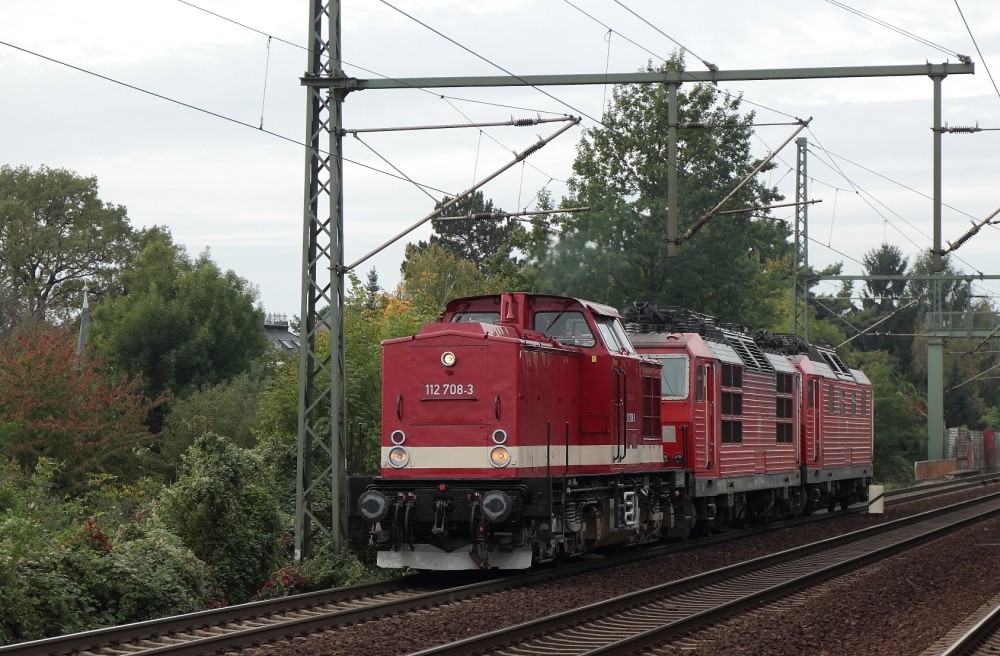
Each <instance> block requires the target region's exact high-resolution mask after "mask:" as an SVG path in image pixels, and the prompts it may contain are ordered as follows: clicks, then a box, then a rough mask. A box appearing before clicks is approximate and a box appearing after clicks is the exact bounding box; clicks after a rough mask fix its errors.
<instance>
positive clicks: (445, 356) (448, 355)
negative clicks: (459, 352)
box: [441, 351, 456, 367]
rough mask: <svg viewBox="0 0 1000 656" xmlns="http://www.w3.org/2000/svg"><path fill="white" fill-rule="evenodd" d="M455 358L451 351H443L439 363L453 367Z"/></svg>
mask: <svg viewBox="0 0 1000 656" xmlns="http://www.w3.org/2000/svg"><path fill="white" fill-rule="evenodd" d="M455 360H456V358H455V354H454V353H452V352H451V351H445V352H444V353H442V354H441V364H443V365H444V366H446V367H454V366H455Z"/></svg>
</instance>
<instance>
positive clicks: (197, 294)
mask: <svg viewBox="0 0 1000 656" xmlns="http://www.w3.org/2000/svg"><path fill="white" fill-rule="evenodd" d="M143 242H144V244H145V247H144V248H143V250H142V252H141V253H139V255H138V256H137V257H136V258H135V261H134V262H133V263H132V264H131V266H130V268H129V269H128V271H126V272H125V273H123V274H122V276H121V280H122V283H123V286H124V292H123V293H122V294H120V295H118V296H115V297H114V298H109V299H107V300H105V301H104V302H102V303H100V304H98V305H97V306H96V307H95V308H94V312H93V323H92V324H91V325H92V328H93V336H94V343H95V344H97V345H98V347H99V348H100V349H101V350H102V351H103V352H104V353H106V354H107V355H108V357H109V358H110V359H111V361H112V362H113V363H114V364H115V365H116V366H118V367H119V368H120V369H121V370H122V371H126V372H141V373H142V375H143V379H144V385H145V389H146V390H147V391H148V392H149V393H150V394H151V395H156V394H159V393H160V392H162V391H164V390H168V389H169V390H172V391H173V393H174V394H175V395H179V396H184V395H186V394H188V393H190V392H192V391H194V390H197V389H198V388H200V387H205V386H211V385H215V384H217V383H220V382H222V381H225V380H228V379H230V378H232V377H234V376H236V375H238V374H241V373H243V372H245V371H248V370H249V369H250V367H251V364H252V363H253V362H254V360H255V359H256V358H259V357H260V356H261V355H262V354H263V353H264V352H265V349H266V348H267V338H266V337H265V336H264V332H263V329H262V328H261V326H262V325H263V310H262V309H261V308H259V307H256V306H255V303H256V301H257V290H256V289H255V288H254V287H253V286H252V285H251V284H250V283H249V282H247V281H246V280H245V279H243V278H241V277H239V276H237V275H236V274H235V273H233V272H232V271H226V272H225V273H223V272H222V271H221V270H220V269H219V267H218V266H217V265H216V264H215V262H213V261H212V258H211V257H210V256H209V253H208V252H207V251H206V252H204V253H202V254H201V255H200V256H198V258H197V259H195V260H191V259H190V258H189V257H188V256H187V254H186V252H185V250H184V248H183V247H181V246H178V245H176V244H174V243H173V240H172V239H171V237H170V234H169V233H168V232H166V231H164V230H162V229H158V228H154V229H152V230H150V231H149V232H147V233H146V234H144V235H143Z"/></svg>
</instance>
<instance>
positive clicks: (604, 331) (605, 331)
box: [595, 317, 635, 355]
mask: <svg viewBox="0 0 1000 656" xmlns="http://www.w3.org/2000/svg"><path fill="white" fill-rule="evenodd" d="M595 318H596V319H597V329H598V330H599V331H601V337H602V338H603V339H604V345H605V346H607V347H608V350H609V351H611V352H612V353H630V354H632V355H635V349H634V348H633V347H632V342H630V341H629V339H628V335H626V334H625V329H624V328H622V325H621V323H620V322H619V321H618V320H617V319H615V318H612V317H595Z"/></svg>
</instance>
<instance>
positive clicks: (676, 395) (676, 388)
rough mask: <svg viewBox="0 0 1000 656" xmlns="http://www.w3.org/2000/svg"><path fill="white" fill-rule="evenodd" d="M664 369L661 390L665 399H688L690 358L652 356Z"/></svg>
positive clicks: (661, 372) (661, 375) (683, 356)
mask: <svg viewBox="0 0 1000 656" xmlns="http://www.w3.org/2000/svg"><path fill="white" fill-rule="evenodd" d="M652 357H653V358H654V359H655V360H657V361H658V362H659V363H660V364H662V365H663V369H661V370H660V389H661V390H662V396H663V398H664V399H674V400H678V399H686V398H687V397H688V356H686V355H654V356H652Z"/></svg>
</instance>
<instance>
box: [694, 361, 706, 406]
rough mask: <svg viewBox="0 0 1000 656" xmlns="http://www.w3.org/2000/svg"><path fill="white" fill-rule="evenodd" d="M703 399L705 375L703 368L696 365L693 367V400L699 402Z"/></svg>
mask: <svg viewBox="0 0 1000 656" xmlns="http://www.w3.org/2000/svg"><path fill="white" fill-rule="evenodd" d="M704 398H705V373H704V367H702V366H701V365H698V366H697V367H695V377H694V400H695V401H701V400H703V399H704Z"/></svg>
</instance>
